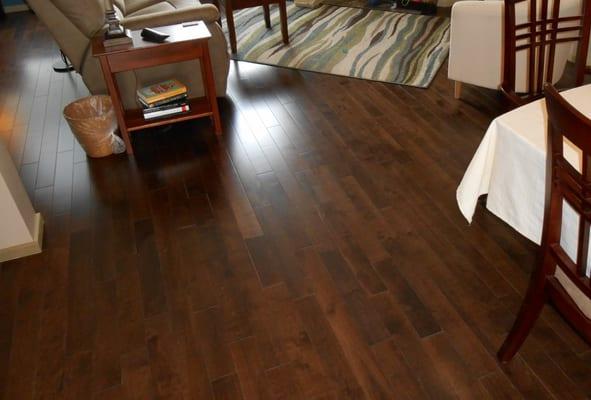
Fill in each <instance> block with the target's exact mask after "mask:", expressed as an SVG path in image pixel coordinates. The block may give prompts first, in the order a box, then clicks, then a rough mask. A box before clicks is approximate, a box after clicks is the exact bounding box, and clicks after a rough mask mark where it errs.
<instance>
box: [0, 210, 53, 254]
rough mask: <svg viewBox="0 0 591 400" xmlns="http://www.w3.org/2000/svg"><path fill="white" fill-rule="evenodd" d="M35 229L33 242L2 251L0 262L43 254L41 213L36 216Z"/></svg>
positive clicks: (0, 250)
mask: <svg viewBox="0 0 591 400" xmlns="http://www.w3.org/2000/svg"><path fill="white" fill-rule="evenodd" d="M34 229H35V231H34V232H33V240H32V241H31V242H29V243H23V244H19V245H16V246H13V247H9V248H7V249H0V262H4V261H8V260H14V259H15V258H21V257H26V256H30V255H33V254H37V253H41V251H42V246H43V218H42V217H41V213H37V214H35V227H34Z"/></svg>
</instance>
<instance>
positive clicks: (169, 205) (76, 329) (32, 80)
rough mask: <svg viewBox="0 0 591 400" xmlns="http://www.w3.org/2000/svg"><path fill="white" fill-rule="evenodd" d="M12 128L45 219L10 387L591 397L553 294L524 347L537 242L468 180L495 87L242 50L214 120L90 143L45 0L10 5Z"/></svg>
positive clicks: (44, 391)
mask: <svg viewBox="0 0 591 400" xmlns="http://www.w3.org/2000/svg"><path fill="white" fill-rule="evenodd" d="M0 43H1V44H0V48H1V54H2V56H1V57H0V83H1V87H2V91H1V93H2V94H1V97H0V136H1V137H2V138H3V139H4V140H6V142H7V143H8V144H9V148H10V150H11V154H12V155H13V157H14V160H15V162H16V164H17V165H18V166H19V168H20V171H21V174H22V178H23V181H24V182H25V185H26V187H27V189H28V191H29V194H30V195H31V198H32V199H33V201H34V203H35V206H36V208H37V209H38V210H40V211H41V212H42V213H43V215H44V217H45V219H46V234H45V243H44V247H45V251H44V252H43V253H42V254H41V255H37V256H33V257H29V258H25V259H21V260H17V261H13V262H7V263H4V264H3V265H2V266H1V271H0V393H2V395H3V397H2V398H3V399H50V398H51V399H53V398H56V399H61V398H63V399H91V398H92V399H142V400H143V399H152V398H171V399H181V398H182V399H210V398H215V399H258V398H261V399H318V400H320V399H360V398H372V399H373V398H376V399H405V398H406V399H420V398H430V399H448V398H450V399H451V398H472V399H484V398H490V399H500V398H525V399H558V398H560V399H563V398H564V399H582V398H587V397H588V396H589V395H591V379H590V378H591V351H590V350H591V349H590V348H589V346H587V345H586V344H585V343H584V342H583V341H582V340H581V339H580V338H579V337H578V336H577V335H576V334H575V333H574V332H573V331H572V330H571V329H570V328H569V327H568V326H567V325H566V324H565V323H564V322H563V321H562V319H561V318H560V317H559V316H558V315H557V314H556V313H555V312H554V311H553V310H552V309H551V308H549V307H547V308H546V309H545V310H544V313H543V318H542V320H540V321H539V323H538V324H537V325H536V327H535V329H534V331H533V332H532V334H531V336H530V337H529V339H528V340H527V342H526V343H525V345H524V347H523V349H522V351H521V352H520V353H519V354H518V356H517V357H516V358H515V359H514V361H513V362H511V363H510V364H508V365H504V366H503V365H499V364H498V363H497V362H496V358H495V352H496V351H497V349H498V348H499V346H500V344H501V342H502V340H503V339H504V337H505V335H506V332H507V331H508V329H509V327H510V325H511V323H512V322H513V318H514V315H515V313H516V311H517V309H518V306H519V304H520V301H521V298H522V295H523V293H524V291H525V288H526V285H527V281H528V276H529V273H530V271H531V269H532V266H533V262H534V255H535V250H536V246H534V245H533V244H532V243H530V242H528V241H527V240H525V239H523V238H522V237H520V236H519V235H518V234H517V233H516V232H514V231H513V230H512V229H511V228H509V227H507V226H506V225H504V224H503V223H502V222H501V221H500V220H498V219H497V218H496V217H494V216H492V215H491V214H489V213H488V212H487V211H486V210H484V208H483V207H479V209H478V212H477V215H476V217H475V222H474V223H473V224H472V225H471V226H468V224H467V223H466V221H465V220H464V219H463V218H462V216H461V215H460V213H459V211H458V208H457V206H456V201H455V190H456V187H457V185H458V183H459V181H460V179H461V177H462V175H463V172H464V170H465V168H466V166H467V165H468V163H469V161H470V159H471V157H472V155H473V153H474V151H475V149H476V147H477V145H478V143H479V141H480V139H481V138H482V136H483V134H484V131H485V129H486V127H487V126H488V124H489V123H490V121H491V120H492V118H493V117H495V116H497V115H499V114H500V113H501V112H502V111H503V104H502V101H501V98H500V96H499V95H497V94H496V93H495V92H491V91H485V90H481V89H476V88H470V87H466V89H465V94H464V100H462V101H455V100H454V99H453V96H452V85H451V83H450V82H449V81H448V80H447V78H446V71H445V67H444V68H443V69H442V70H441V71H440V72H439V74H438V76H437V78H436V80H435V81H434V82H433V84H432V85H431V87H430V88H429V89H428V90H421V89H415V88H411V87H403V86H397V85H387V84H382V83H374V82H367V81H361V80H354V79H346V78H340V77H334V76H327V75H320V74H313V73H304V72H298V71H292V70H287V69H279V68H272V67H266V66H260V65H254V64H248V63H233V64H232V69H231V73H230V78H229V91H228V92H229V94H228V97H227V99H225V100H223V101H221V109H222V115H223V124H224V128H225V129H224V131H225V133H224V136H223V137H222V138H221V140H218V139H217V138H216V136H215V135H214V133H213V129H212V127H211V125H210V124H209V122H208V121H202V122H196V123H190V124H182V125H177V126H175V127H174V128H173V129H171V130H168V131H151V132H144V133H140V134H137V135H136V136H135V138H136V141H135V143H136V147H135V150H136V157H135V159H130V158H127V157H126V156H124V155H121V156H112V157H109V158H105V159H98V160H90V159H87V158H86V157H85V156H84V153H83V152H82V151H81V150H80V148H79V146H78V145H77V144H76V143H75V141H74V140H73V139H72V136H71V134H70V132H69V130H68V129H67V127H66V125H65V121H63V119H61V118H60V112H61V109H62V106H63V105H64V104H67V103H68V102H69V101H71V100H72V99H74V98H76V97H79V96H81V95H83V94H84V93H85V89H84V87H83V85H82V84H81V82H80V80H79V78H78V77H76V75H58V74H55V73H53V72H52V71H51V68H50V65H51V63H52V61H53V60H54V59H55V58H56V56H57V49H56V46H55V44H54V43H53V41H52V39H51V37H50V36H49V34H48V33H47V32H46V30H45V29H44V28H43V27H42V26H41V25H40V24H39V23H38V22H37V21H36V19H35V17H34V16H33V15H31V14H27V13H23V14H19V15H9V16H8V17H7V18H6V19H5V20H4V21H2V22H0Z"/></svg>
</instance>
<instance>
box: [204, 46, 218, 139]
mask: <svg viewBox="0 0 591 400" xmlns="http://www.w3.org/2000/svg"><path fill="white" fill-rule="evenodd" d="M202 46H203V51H202V53H203V56H202V57H201V75H202V78H203V84H204V86H205V87H204V88H205V95H206V96H207V100H208V101H209V105H210V107H211V113H212V114H211V118H212V119H213V127H214V130H215V133H216V134H217V135H221V134H222V121H221V119H220V110H219V108H218V99H217V96H216V92H215V81H214V78H213V69H212V68H211V59H210V57H209V46H208V45H207V43H205V44H203V45H202Z"/></svg>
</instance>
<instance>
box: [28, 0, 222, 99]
mask: <svg viewBox="0 0 591 400" xmlns="http://www.w3.org/2000/svg"><path fill="white" fill-rule="evenodd" d="M28 3H29V6H30V7H31V8H32V9H33V11H34V12H35V13H36V14H37V16H38V17H39V19H40V20H41V21H42V22H43V23H44V24H45V25H46V26H47V27H48V29H49V31H50V32H51V34H52V36H53V37H54V39H55V40H56V42H57V43H58V45H59V47H60V48H61V49H62V51H63V52H64V54H65V55H66V56H67V57H68V58H69V59H70V61H71V62H72V64H73V65H74V68H75V70H76V71H77V72H78V73H80V75H81V76H82V79H83V81H84V83H85V84H86V86H87V87H88V89H89V90H90V92H91V93H93V94H104V93H107V89H106V85H105V81H104V79H103V74H102V72H101V69H100V65H99V62H98V60H97V59H96V58H94V57H93V56H92V54H91V49H90V39H91V38H92V37H93V36H94V35H96V34H98V33H99V32H101V31H103V30H104V28H105V26H104V20H105V5H104V4H105V1H104V0H29V1H28ZM114 3H115V9H116V12H117V14H118V15H119V18H120V19H121V22H122V24H123V25H124V26H125V27H126V28H129V29H141V28H144V27H158V26H163V25H171V24H178V23H183V22H188V21H195V20H203V21H204V22H205V23H206V25H207V27H208V28H209V31H210V32H211V34H212V38H211V39H210V41H209V52H210V55H211V63H212V67H213V72H214V77H215V84H216V94H217V96H224V95H225V94H226V83H227V77H228V69H229V63H230V58H229V54H228V48H227V43H226V38H225V37H224V34H223V31H222V29H221V27H220V26H219V24H218V23H217V20H218V18H219V12H218V9H217V8H216V7H215V6H214V5H212V4H200V3H199V2H198V1H197V0H166V1H163V0H114ZM169 78H177V79H178V80H180V81H181V82H183V83H185V84H186V85H187V86H188V87H189V96H190V97H200V96H203V95H204V93H205V92H204V88H203V82H202V79H201V67H200V65H199V62H198V61H197V60H195V61H186V62H182V63H176V64H168V65H162V66H158V67H153V68H145V69H141V70H135V71H130V72H123V73H120V74H117V81H118V84H119V89H120V92H121V97H122V98H123V104H124V106H125V108H137V103H136V100H135V92H136V89H137V88H139V87H142V86H145V85H148V84H151V83H156V82H159V81H162V80H165V79H169Z"/></svg>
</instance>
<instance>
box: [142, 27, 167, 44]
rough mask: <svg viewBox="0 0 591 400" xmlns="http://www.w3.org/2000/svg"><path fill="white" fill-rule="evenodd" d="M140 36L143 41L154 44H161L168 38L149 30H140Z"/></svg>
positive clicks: (165, 35)
mask: <svg viewBox="0 0 591 400" xmlns="http://www.w3.org/2000/svg"><path fill="white" fill-rule="evenodd" d="M141 35H142V38H143V39H144V40H146V41H148V42H155V43H162V42H164V41H165V40H166V39H167V38H168V37H169V36H170V35H167V34H166V33H162V32H159V31H157V30H155V29H151V28H144V29H142V33H141Z"/></svg>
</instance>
